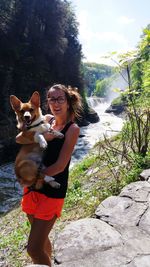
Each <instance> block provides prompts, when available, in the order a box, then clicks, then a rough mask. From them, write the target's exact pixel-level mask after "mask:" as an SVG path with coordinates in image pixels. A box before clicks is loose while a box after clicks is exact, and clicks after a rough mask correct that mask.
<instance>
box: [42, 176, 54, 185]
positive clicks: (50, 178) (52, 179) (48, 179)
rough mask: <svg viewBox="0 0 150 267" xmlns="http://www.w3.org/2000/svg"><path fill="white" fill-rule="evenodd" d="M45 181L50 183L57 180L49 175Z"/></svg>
mask: <svg viewBox="0 0 150 267" xmlns="http://www.w3.org/2000/svg"><path fill="white" fill-rule="evenodd" d="M44 181H45V182H46V183H49V182H52V181H55V178H53V177H52V176H48V175H46V176H45V177H44Z"/></svg>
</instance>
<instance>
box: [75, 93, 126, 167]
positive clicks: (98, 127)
mask: <svg viewBox="0 0 150 267" xmlns="http://www.w3.org/2000/svg"><path fill="white" fill-rule="evenodd" d="M87 101H88V104H89V106H91V107H92V108H93V109H94V110H95V111H96V112H97V114H98V115H99V118H100V121H99V122H97V123H92V124H89V125H88V126H85V127H82V128H81V130H80V135H81V136H83V137H81V138H79V140H78V143H77V145H76V147H75V151H74V153H73V156H72V161H71V166H73V165H74V163H76V162H78V161H79V160H81V159H82V158H83V157H84V156H85V155H86V154H87V153H88V151H89V149H91V148H92V147H93V146H94V144H95V143H96V142H98V141H99V140H101V139H102V138H103V136H104V135H107V136H108V137H110V136H113V135H115V134H117V133H118V132H119V131H120V130H121V129H122V126H123V119H122V118H120V117H118V116H115V115H114V114H113V113H105V110H106V109H107V108H108V107H109V106H110V103H111V102H106V101H104V99H102V98H98V97H89V98H87Z"/></svg>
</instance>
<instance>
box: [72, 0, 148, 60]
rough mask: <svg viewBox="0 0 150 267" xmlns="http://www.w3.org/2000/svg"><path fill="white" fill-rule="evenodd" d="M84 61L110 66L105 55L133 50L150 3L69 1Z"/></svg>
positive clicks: (133, 1) (134, 1)
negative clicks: (76, 22)
mask: <svg viewBox="0 0 150 267" xmlns="http://www.w3.org/2000/svg"><path fill="white" fill-rule="evenodd" d="M71 2H72V5H73V8H74V12H75V14H76V18H77V21H78V23H79V36H78V38H79V41H80V43H81V44H82V51H83V54H84V57H85V58H84V61H90V62H97V63H105V64H110V65H113V62H112V61H111V60H110V59H109V60H106V59H104V56H105V55H108V53H109V52H114V51H117V52H118V53H124V52H126V51H130V50H134V49H135V48H136V46H137V44H138V42H139V41H140V36H141V34H142V31H143V29H144V28H145V27H146V26H147V25H148V24H149V23H150V0H71Z"/></svg>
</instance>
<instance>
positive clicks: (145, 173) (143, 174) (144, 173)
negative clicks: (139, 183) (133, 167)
mask: <svg viewBox="0 0 150 267" xmlns="http://www.w3.org/2000/svg"><path fill="white" fill-rule="evenodd" d="M140 177H141V178H142V179H144V180H148V179H149V178H150V169H146V170H144V171H142V172H141V173H140Z"/></svg>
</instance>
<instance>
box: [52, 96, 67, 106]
mask: <svg viewBox="0 0 150 267" xmlns="http://www.w3.org/2000/svg"><path fill="white" fill-rule="evenodd" d="M65 101H66V97H65V96H59V97H57V98H54V97H49V98H48V103H49V104H51V105H52V104H55V103H56V102H57V103H58V104H63V103H65Z"/></svg>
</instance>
